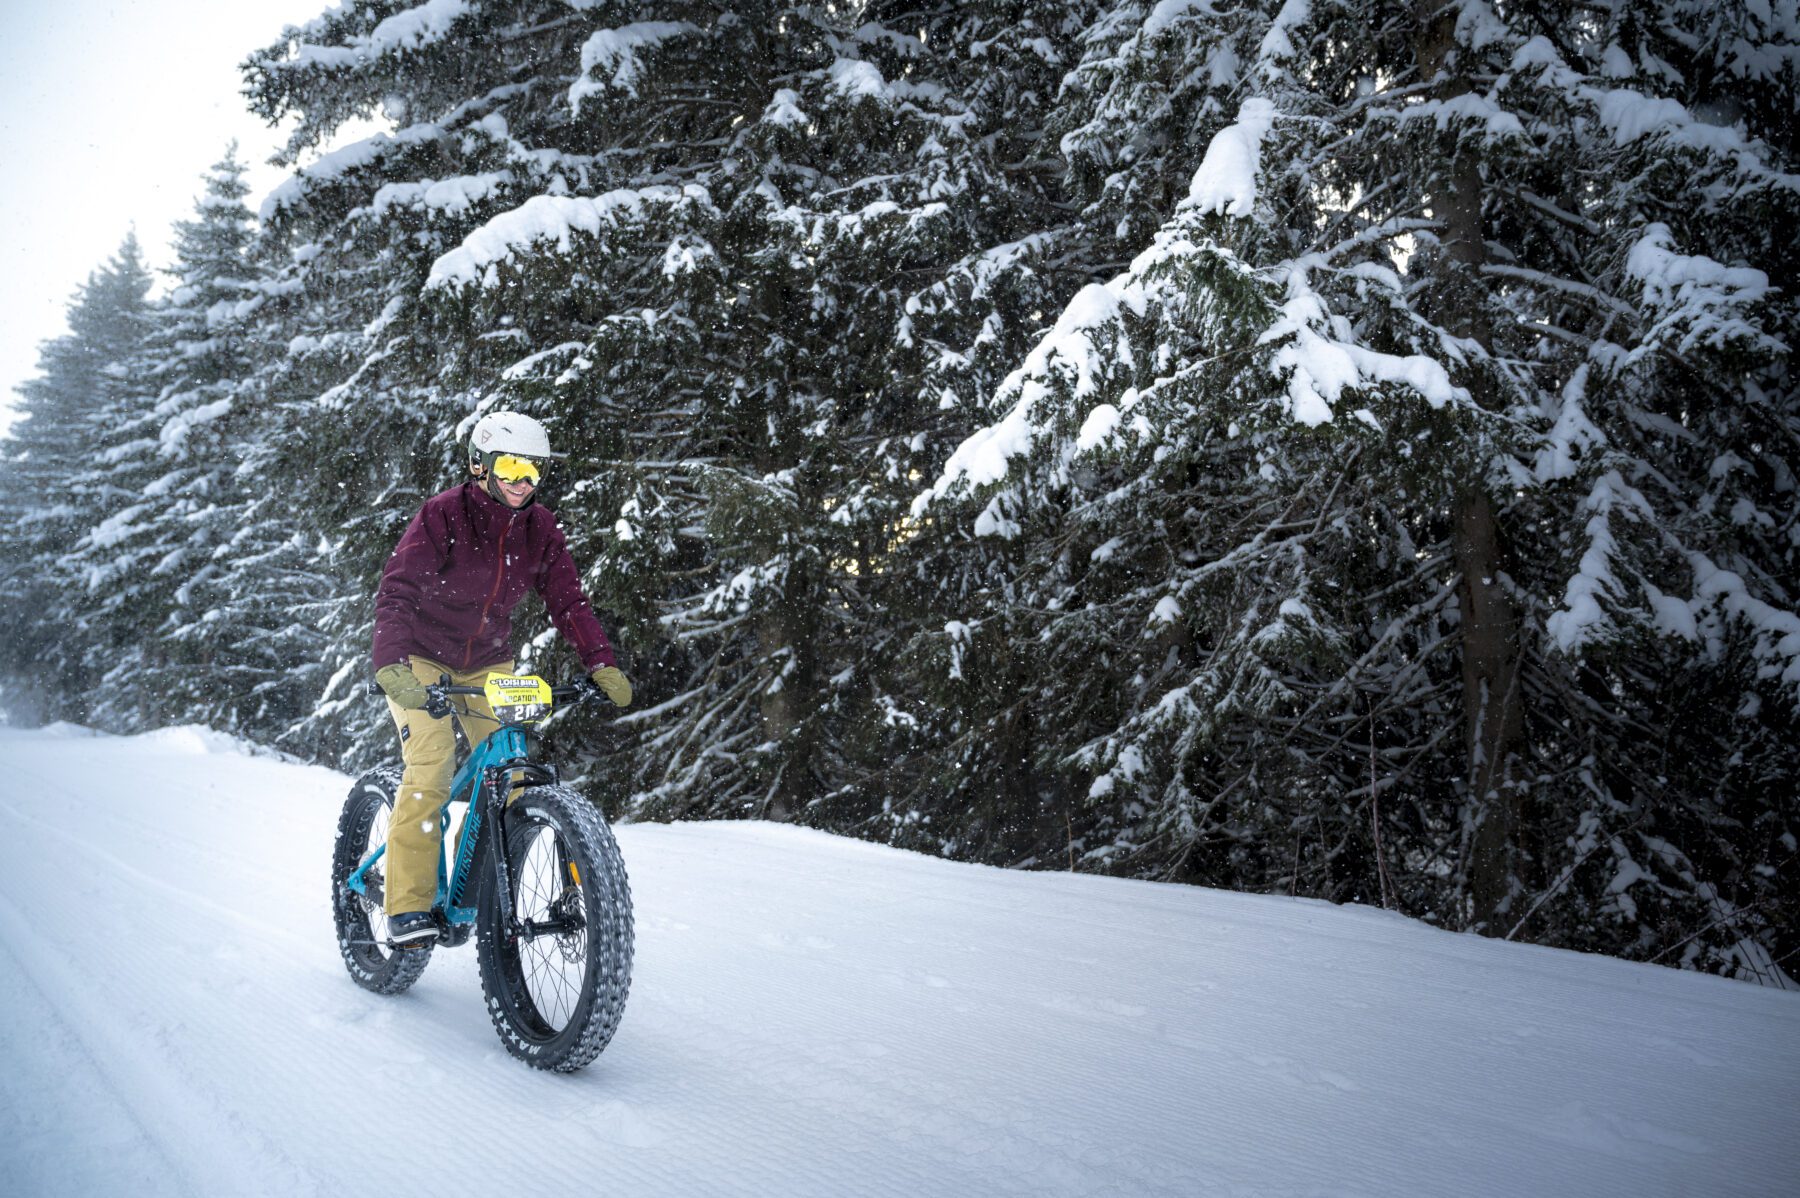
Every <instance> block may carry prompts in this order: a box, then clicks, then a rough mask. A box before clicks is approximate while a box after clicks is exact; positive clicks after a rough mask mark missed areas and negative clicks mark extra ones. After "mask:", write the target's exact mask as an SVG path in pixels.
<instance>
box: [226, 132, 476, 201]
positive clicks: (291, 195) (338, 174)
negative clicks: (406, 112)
mask: <svg viewBox="0 0 1800 1198" xmlns="http://www.w3.org/2000/svg"><path fill="white" fill-rule="evenodd" d="M443 135H444V131H443V129H442V128H440V127H439V126H437V125H432V124H422V125H411V126H408V127H407V128H405V129H402V130H400V131H399V132H398V133H394V134H387V133H377V134H375V135H374V136H373V137H365V138H363V139H362V140H361V141H355V142H351V143H350V144H349V145H347V146H344V147H342V148H340V149H336V150H333V151H331V152H330V153H329V154H323V155H321V156H320V157H319V160H318V161H317V162H315V163H313V164H312V165H311V166H308V167H304V168H302V169H301V170H297V171H295V172H294V173H293V174H292V175H291V176H289V177H288V178H287V179H286V180H284V181H283V182H282V183H281V185H280V186H279V187H276V188H275V189H274V190H273V191H271V192H270V193H269V195H268V198H267V199H265V200H263V202H262V209H261V211H260V212H259V213H258V214H257V215H258V216H259V217H260V218H261V219H262V220H264V221H267V220H272V219H273V218H275V217H277V216H279V215H281V214H282V213H283V212H285V211H286V210H287V209H289V208H293V207H296V206H298V205H300V204H302V203H304V202H305V201H306V198H307V193H308V192H310V191H311V190H312V189H313V188H314V187H315V186H318V185H319V184H323V183H335V182H337V181H338V180H339V179H342V178H343V177H344V176H345V175H347V174H350V173H351V172H352V171H359V170H365V169H368V168H370V167H373V166H377V165H379V164H380V163H381V161H382V159H384V158H386V157H387V156H388V155H390V154H393V153H395V152H397V151H400V150H404V149H408V148H410V147H413V146H416V145H419V144H421V143H423V142H429V141H436V140H437V139H438V138H440V137H442V136H443Z"/></svg>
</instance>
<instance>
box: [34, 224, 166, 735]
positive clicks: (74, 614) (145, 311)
mask: <svg viewBox="0 0 1800 1198" xmlns="http://www.w3.org/2000/svg"><path fill="white" fill-rule="evenodd" d="M151 283H152V279H151V276H150V272H149V270H148V269H147V268H146V267H145V265H144V261H143V255H142V252H141V251H140V250H139V248H138V243H137V238H136V236H135V235H132V236H127V237H126V238H125V240H124V242H123V243H122V244H121V245H120V247H119V252H118V253H117V254H116V255H115V256H114V257H113V258H112V259H111V260H110V261H109V262H107V263H106V264H105V265H104V266H102V267H101V268H100V269H98V270H96V271H94V272H93V273H92V274H90V275H89V276H88V279H87V282H86V283H84V284H83V285H82V286H81V287H80V288H79V289H78V290H77V292H76V295H75V298H74V299H73V301H71V303H70V304H69V309H68V322H69V332H68V333H66V334H64V335H63V336H61V337H58V338H55V339H54V340H51V341H48V342H46V343H45V344H44V346H43V347H42V350H41V352H40V356H39V367H38V368H39V374H38V376H37V377H36V378H33V379H31V380H29V381H27V382H26V383H25V384H24V385H23V386H21V387H20V388H19V395H20V399H21V401H22V402H21V405H20V410H21V412H22V415H21V416H20V417H19V419H18V422H17V423H16V424H15V425H14V426H13V428H12V431H11V435H10V436H9V438H8V439H7V441H6V442H5V444H4V448H3V453H4V456H3V457H0V478H4V480H5V485H6V488H7V491H8V493H9V494H11V495H12V497H13V503H14V508H15V510H14V514H13V518H12V519H10V520H8V521H6V522H5V523H4V526H3V527H0V580H3V583H0V590H4V592H5V594H6V606H7V610H8V617H7V634H6V636H5V637H4V638H0V671H3V672H4V677H5V681H4V684H3V685H4V688H5V696H6V700H5V701H6V703H7V706H8V707H9V708H10V709H12V711H13V712H14V714H16V715H18V716H20V717H22V718H25V719H70V720H76V721H87V720H90V719H93V718H95V717H94V711H95V705H94V699H95V687H96V685H97V684H98V682H99V677H100V674H101V673H102V672H103V669H104V666H105V664H106V662H105V657H106V654H107V653H110V652H116V651H118V650H119V648H120V645H119V642H118V641H117V639H116V638H115V637H113V635H112V628H111V626H110V624H109V623H108V622H107V621H106V620H105V619H104V618H103V616H102V614H101V613H99V612H98V610H97V605H96V603H95V600H94V598H93V593H92V590H91V588H90V581H91V579H90V575H89V572H88V571H87V570H86V569H85V568H84V565H83V563H81V562H80V561H78V560H75V559H74V558H73V557H72V554H73V553H74V552H75V549H76V546H77V545H78V543H80V542H81V541H82V540H83V538H84V537H91V536H92V535H93V532H94V530H95V529H97V528H104V527H106V525H107V523H108V521H109V520H112V519H114V518H115V517H116V516H117V514H118V513H119V512H120V511H121V510H123V509H124V508H126V507H128V506H129V504H130V502H131V501H132V497H131V496H129V495H126V494H124V493H123V492H122V491H121V489H120V488H119V487H118V486H116V485H115V484H114V482H113V481H112V479H111V477H110V470H111V465H112V460H111V456H110V454H109V452H108V448H107V447H110V446H114V445H117V444H118V443H119V436H120V433H121V430H124V429H127V428H131V427H134V426H135V425H136V424H137V423H138V421H139V420H140V418H141V417H142V415H143V413H144V411H145V410H146V409H147V407H148V404H149V397H148V396H146V393H145V384H144V383H143V381H142V376H143V372H144V363H145V356H144V345H145V341H146V339H147V337H148V336H149V333H150V313H151V304H150V301H149V298H148V297H149V293H150V288H151Z"/></svg>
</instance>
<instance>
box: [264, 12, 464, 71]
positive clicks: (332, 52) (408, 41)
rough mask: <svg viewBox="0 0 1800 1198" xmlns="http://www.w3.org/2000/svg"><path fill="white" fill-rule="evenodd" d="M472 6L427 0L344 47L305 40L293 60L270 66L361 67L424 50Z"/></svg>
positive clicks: (296, 68)
mask: <svg viewBox="0 0 1800 1198" xmlns="http://www.w3.org/2000/svg"><path fill="white" fill-rule="evenodd" d="M472 7H473V5H472V4H471V0H426V3H424V4H421V5H419V6H417V7H416V8H409V9H406V10H405V11H404V12H397V13H395V14H394V15H393V16H391V17H388V18H387V19H386V20H384V21H382V22H381V23H380V24H378V25H376V26H375V28H374V29H372V30H371V31H369V33H367V34H365V35H363V36H360V37H353V38H350V39H349V41H348V42H347V43H346V44H344V45H342V46H317V45H312V44H311V43H308V42H304V41H303V42H300V43H299V44H298V45H296V46H295V47H294V54H293V57H291V58H289V59H286V60H284V61H281V62H271V63H268V64H267V65H268V66H269V67H270V68H271V69H273V70H305V69H310V68H314V67H320V68H324V69H327V70H331V69H338V68H348V67H356V66H360V65H362V64H363V63H365V62H367V61H368V60H369V59H371V58H378V57H380V56H381V55H383V54H392V53H397V52H404V51H410V50H422V49H424V48H425V47H427V46H430V45H433V44H434V43H436V42H439V41H442V40H443V39H444V37H445V36H446V35H447V34H449V32H450V27H451V26H452V25H454V24H455V23H456V20H457V18H459V17H463V16H466V15H468V13H469V11H470V9H471V8H472ZM316 26H317V22H313V23H312V24H309V25H308V26H306V28H305V29H302V30H301V31H300V33H301V36H304V35H305V34H306V33H307V32H309V31H312V30H313V29H315V27H316Z"/></svg>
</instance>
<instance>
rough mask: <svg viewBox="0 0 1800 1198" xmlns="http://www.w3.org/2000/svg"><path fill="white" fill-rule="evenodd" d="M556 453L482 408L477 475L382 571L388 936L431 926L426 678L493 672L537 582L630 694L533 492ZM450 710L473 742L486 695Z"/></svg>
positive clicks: (593, 672)
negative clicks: (391, 739)
mask: <svg viewBox="0 0 1800 1198" xmlns="http://www.w3.org/2000/svg"><path fill="white" fill-rule="evenodd" d="M563 456H564V455H562V454H557V453H552V452H551V451H550V438H549V435H548V434H547V433H546V432H545V431H544V426H543V425H541V424H539V423H538V422H537V421H536V420H533V419H532V418H531V417H529V416H524V415H521V414H519V413H517V412H491V413H489V414H488V415H486V416H483V417H482V418H481V419H480V420H479V421H477V422H476V424H475V427H474V429H473V430H472V431H471V432H470V434H469V473H470V474H471V475H473V476H474V477H473V478H472V479H470V480H469V481H468V482H465V483H463V484H462V485H460V486H456V487H452V488H451V489H450V490H448V491H445V492H443V493H442V494H439V495H434V496H432V497H431V498H430V499H428V500H426V501H425V505H424V506H423V507H422V508H420V509H419V513H418V514H417V515H416V516H414V517H413V518H412V523H410V524H408V525H407V526H406V532H405V533H403V534H402V535H401V537H400V543H399V544H398V545H396V546H395V547H394V553H393V556H392V557H390V558H388V563H387V567H386V568H385V569H384V570H383V571H382V573H381V585H380V587H379V588H378V589H377V590H376V592H375V648H374V664H375V681H376V682H377V683H378V684H379V685H380V686H381V689H382V690H383V691H384V692H386V694H387V697H388V710H389V711H390V712H391V713H392V714H393V717H394V724H395V726H396V727H397V728H398V729H399V733H400V755H401V758H402V760H403V761H404V762H405V767H406V768H405V772H404V773H403V774H402V775H401V778H400V789H399V791H398V792H397V793H396V794H395V796H394V812H393V816H392V818H391V819H390V821H389V826H388V845H387V879H386V903H385V905H386V910H387V915H388V926H389V929H390V935H391V937H392V939H393V941H394V943H396V944H398V945H403V946H407V947H413V948H422V947H425V946H428V945H430V944H431V943H432V942H433V941H434V940H436V938H437V934H438V929H437V925H436V922H435V921H434V920H433V919H432V917H431V904H432V900H433V899H434V898H435V897H436V893H437V860H438V843H439V835H440V828H439V824H438V819H439V816H438V812H439V809H440V808H442V807H443V805H444V801H445V799H446V798H447V797H448V796H449V793H450V782H451V778H452V775H453V772H454V765H455V756H456V737H455V734H454V733H453V732H452V731H451V729H450V721H449V720H444V719H436V718H433V717H432V716H431V715H429V714H428V713H427V712H426V711H425V710H424V707H425V704H426V702H427V699H428V695H427V692H426V690H425V687H426V684H428V683H435V682H437V681H438V679H439V676H440V675H443V674H448V675H450V677H451V679H452V681H453V682H454V683H455V684H456V685H457V686H480V685H482V684H483V683H484V682H485V681H486V680H487V677H488V675H490V674H493V673H509V672H511V671H512V669H513V655H512V610H513V608H514V607H515V606H516V605H517V604H518V602H519V600H521V599H523V598H524V597H525V592H527V591H536V592H537V593H538V594H539V595H541V596H542V597H543V599H544V603H545V605H546V606H547V607H548V608H549V609H550V619H551V622H552V623H554V624H555V625H556V629H557V631H558V632H560V633H562V635H563V637H564V639H565V640H567V641H568V642H569V644H570V645H571V646H573V647H574V649H575V652H576V653H577V654H578V655H579V656H580V658H581V664H582V666H583V668H585V669H587V670H588V671H589V673H590V676H591V677H592V678H593V680H594V682H595V683H596V684H597V685H598V686H599V687H600V689H601V690H603V691H604V692H605V693H606V697H607V698H609V699H611V700H612V701H613V702H614V703H615V704H617V705H618V706H620V707H625V706H627V705H629V704H630V702H631V683H630V682H629V681H627V680H626V678H625V675H624V673H623V672H621V671H620V670H619V668H618V665H617V664H616V663H615V661H614V658H613V650H612V644H611V642H609V641H608V640H607V638H606V633H605V631H604V630H602V629H601V627H600V621H599V620H597V619H595V617H594V612H593V609H592V608H591V607H590V606H589V604H588V600H587V596H586V595H585V594H584V593H583V592H582V589H581V580H580V578H579V577H578V576H577V574H576V572H575V564H574V562H573V561H571V560H570V557H569V549H568V545H567V543H566V542H565V540H564V538H563V533H562V529H561V528H560V527H558V525H557V523H556V517H555V516H554V515H553V514H552V513H551V511H550V509H548V508H546V507H544V506H542V505H541V504H538V503H537V502H536V499H537V484H538V482H539V480H540V479H541V478H542V477H543V472H544V470H545V469H546V468H547V467H548V466H549V464H550V463H551V462H552V461H556V460H560V459H561V458H562V457H563ZM456 720H457V723H458V724H459V725H461V726H462V727H463V734H464V736H466V737H468V739H469V741H470V743H474V742H476V741H479V740H481V739H482V738H483V737H485V736H486V735H487V734H488V733H489V732H491V731H493V729H494V727H496V726H497V721H495V720H494V713H493V711H492V710H491V709H490V708H489V707H488V705H487V702H486V700H485V699H481V698H476V697H473V696H469V697H467V703H466V706H462V707H459V708H458V709H457V710H456ZM482 721H486V722H485V723H483V722H482ZM471 723H473V726H472V727H471V726H470V724H471Z"/></svg>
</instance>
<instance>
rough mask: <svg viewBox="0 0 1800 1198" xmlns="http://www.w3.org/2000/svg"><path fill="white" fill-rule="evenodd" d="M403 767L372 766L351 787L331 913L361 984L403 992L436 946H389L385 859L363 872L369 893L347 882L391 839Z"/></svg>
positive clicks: (342, 950)
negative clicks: (391, 823) (395, 793)
mask: <svg viewBox="0 0 1800 1198" xmlns="http://www.w3.org/2000/svg"><path fill="white" fill-rule="evenodd" d="M399 785H400V767H399V766H392V765H389V766H382V767H381V768H379V769H374V770H370V771H369V772H368V773H366V774H364V775H363V776H362V777H360V778H358V779H357V780H356V785H354V786H352V787H351V788H350V797H349V798H347V799H345V800H344V810H343V813H342V814H340V815H339V816H338V827H337V843H336V844H335V845H334V846H333V848H332V851H331V914H332V918H333V919H334V920H335V921H336V923H337V942H338V952H339V954H341V955H342V956H343V958H344V965H345V967H346V968H347V969H349V970H350V976H351V977H352V978H354V979H355V981H356V984H357V985H358V986H361V987H362V988H363V989H365V990H373V991H374V992H375V993H377V994H399V993H400V992H401V991H402V990H405V989H406V988H407V987H408V986H411V985H412V984H413V983H414V982H416V981H418V980H419V975H420V974H421V973H423V972H425V966H426V965H427V964H428V963H429V962H430V961H431V948H430V947H429V946H427V947H425V948H403V949H393V948H389V947H388V920H387V913H386V911H384V910H383V907H382V902H383V900H384V898H385V874H384V872H383V869H382V866H383V865H384V864H385V861H377V862H376V863H375V864H374V865H373V866H372V867H370V869H369V871H368V873H366V874H364V875H363V881H364V884H365V885H364V893H362V894H358V893H356V892H355V891H353V890H351V889H350V888H349V887H348V886H347V885H345V882H346V881H347V880H348V879H349V877H350V875H351V874H353V873H355V872H356V868H357V866H359V865H361V864H362V862H363V860H364V858H366V857H367V856H368V855H369V854H370V853H371V852H373V851H374V850H375V849H378V848H380V847H382V846H383V845H385V844H386V843H387V834H388V820H389V819H390V818H391V817H392V815H393V812H394V791H395V790H396V789H397V788H398V787H399Z"/></svg>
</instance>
